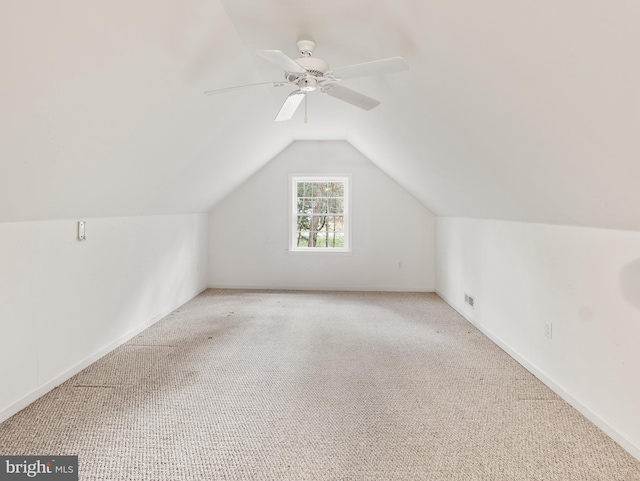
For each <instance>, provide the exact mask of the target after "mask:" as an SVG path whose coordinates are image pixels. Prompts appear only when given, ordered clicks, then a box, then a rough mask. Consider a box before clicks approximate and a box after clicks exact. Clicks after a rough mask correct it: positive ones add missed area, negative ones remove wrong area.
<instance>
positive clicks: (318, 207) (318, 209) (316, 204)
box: [313, 197, 327, 214]
mask: <svg viewBox="0 0 640 481" xmlns="http://www.w3.org/2000/svg"><path fill="white" fill-rule="evenodd" d="M313 212H314V214H324V213H326V212H327V199H322V198H319V197H316V198H315V199H313Z"/></svg>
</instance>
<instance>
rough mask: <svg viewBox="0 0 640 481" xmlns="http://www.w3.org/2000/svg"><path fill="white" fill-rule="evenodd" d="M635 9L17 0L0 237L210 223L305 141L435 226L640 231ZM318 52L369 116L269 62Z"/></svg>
mask: <svg viewBox="0 0 640 481" xmlns="http://www.w3.org/2000/svg"><path fill="white" fill-rule="evenodd" d="M638 25H640V3H639V2H637V1H635V0H617V1H616V2H607V3H605V2H602V1H584V0H581V1H577V0H564V1H562V2H558V1H548V0H543V1H537V2H522V1H513V0H487V1H485V2H477V1H472V0H431V1H418V0H397V1H395V2H383V1H373V0H352V1H345V0H340V1H338V0H323V1H322V2H318V1H315V0H314V1H313V2H312V1H310V0H296V1H294V0H246V1H240V0H235V1H233V0H222V1H221V0H183V1H180V2H175V1H173V0H154V1H150V0H140V1H136V2H124V1H122V0H111V1H109V2H87V1H85V0H67V1H62V0H51V1H47V2H42V1H39V0H5V1H4V2H3V6H2V15H0V44H1V45H3V47H2V48H3V56H2V64H1V67H0V68H1V69H2V72H1V73H2V75H0V221H21V220H37V219H55V218H75V217H100V216H119V215H141V214H164V213H182V212H198V211H205V210H207V209H209V208H210V207H211V206H212V205H214V204H215V203H216V202H217V201H218V200H220V199H221V198H222V197H224V196H225V195H226V194H227V193H229V192H230V191H231V190H232V189H234V188H235V187H236V186H238V185H239V184H240V183H241V182H243V181H244V180H245V179H246V178H247V177H248V176H249V175H251V174H252V173H253V172H255V171H256V170H257V169H259V168H260V167H261V166H262V165H264V164H265V163H266V162H268V161H269V160H270V159H271V158H272V157H273V156H274V155H275V154H276V153H277V152H279V151H280V150H282V149H283V148H284V147H285V146H287V145H288V144H289V143H290V142H292V141H294V140H304V139H346V140H348V141H349V142H351V143H352V144H353V145H354V146H355V147H356V148H358V149H359V150H361V151H362V152H363V153H364V154H365V155H367V156H368V157H369V158H370V159H371V160H372V161H373V162H375V163H376V164H377V165H378V166H379V167H380V168H381V169H382V170H384V171H385V172H387V173H388V174H389V175H390V176H391V177H393V178H394V179H395V180H396V181H398V182H399V183H400V184H401V185H403V186H404V187H405V188H406V189H407V190H408V191H410V192H411V193H412V194H413V195H414V196H415V197H416V198H418V199H419V200H420V201H421V202H422V203H423V204H425V205H426V206H427V207H429V208H430V209H431V210H432V211H433V212H434V213H435V214H437V215H447V216H467V217H483V218H498V219H510V220H520V221H529V222H546V223H558V224H577V225H587V226H598V227H608V228H620V229H640V188H638V182H639V179H640V147H639V145H640V143H639V142H638V140H637V138H638V131H639V130H640V89H639V88H638V85H640V62H639V61H638V46H639V45H640V29H639V28H638ZM301 38H311V39H313V40H315V41H316V42H317V43H318V47H317V48H316V51H315V53H314V56H316V57H319V58H322V59H324V60H326V61H328V62H329V64H330V65H331V66H332V67H333V68H336V67H340V66H344V65H349V64H353V63H359V62H365V61H370V60H376V59H378V58H385V57H392V56H397V55H400V56H403V57H404V58H405V59H406V60H407V62H408V63H409V65H410V66H411V70H410V71H409V72H407V73H401V74H394V75H389V76H384V77H372V78H365V79H354V80H350V81H345V82H344V85H345V86H347V87H350V88H353V89H355V90H358V91H360V92H362V93H364V94H366V95H369V96H372V97H375V98H377V99H379V100H381V102H382V104H381V105H380V106H379V107H378V108H376V109H374V110H372V111H370V112H364V111H360V110H359V109H357V108H355V107H352V106H350V105H348V104H343V103H341V102H340V101H338V100H336V99H333V98H330V97H327V96H324V95H322V94H320V93H317V92H316V93H314V94H313V95H312V96H310V97H309V123H307V124H305V123H304V122H303V121H302V112H298V113H297V114H296V116H295V117H294V119H292V120H291V121H289V122H285V123H274V122H273V121H272V119H273V117H274V115H275V113H276V112H277V110H278V108H279V106H280V104H281V103H282V102H283V100H284V98H285V97H286V95H287V94H288V93H289V92H290V90H291V89H290V88H288V87H283V88H278V89H274V88H270V87H258V88H255V89H252V90H241V91H234V92H229V93H227V94H224V95H217V96H204V95H203V91H204V90H208V89H215V88H222V87H227V86H231V85H236V84H245V83H254V82H264V81H270V80H280V78H281V75H282V72H281V71H280V70H279V69H278V68H277V67H275V66H273V65H272V64H270V63H268V62H266V61H265V60H263V59H262V58H260V57H258V56H257V55H255V54H254V52H255V50H258V49H280V50H283V51H285V52H286V53H287V54H289V55H290V56H295V55H296V47H295V42H296V40H298V39H301Z"/></svg>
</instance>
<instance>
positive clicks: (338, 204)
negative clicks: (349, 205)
mask: <svg viewBox="0 0 640 481" xmlns="http://www.w3.org/2000/svg"><path fill="white" fill-rule="evenodd" d="M343 211H344V200H343V199H329V212H330V213H332V214H342V212H343Z"/></svg>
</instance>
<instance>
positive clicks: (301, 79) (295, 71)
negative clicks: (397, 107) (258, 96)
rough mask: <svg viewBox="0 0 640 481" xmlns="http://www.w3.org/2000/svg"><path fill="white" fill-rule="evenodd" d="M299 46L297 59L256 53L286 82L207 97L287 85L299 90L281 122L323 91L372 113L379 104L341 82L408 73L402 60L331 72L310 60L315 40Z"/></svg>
mask: <svg viewBox="0 0 640 481" xmlns="http://www.w3.org/2000/svg"><path fill="white" fill-rule="evenodd" d="M297 46H298V50H299V51H300V55H301V57H300V58H297V59H295V60H294V59H292V58H291V57H289V56H288V55H286V54H285V53H284V52H282V51H281V50H258V51H257V52H256V53H257V54H258V55H260V56H261V57H263V58H265V59H266V60H268V61H270V62H272V63H274V64H276V65H278V66H279V67H281V68H283V69H284V78H285V80H284V81H275V82H261V83H256V84H248V85H237V86H235V87H227V88H223V89H216V90H208V91H206V92H205V94H207V95H213V94H220V93H224V92H229V91H231V90H236V89H242V88H247V87H256V86H259V85H271V86H272V87H283V86H285V85H292V86H295V87H297V88H298V89H297V90H295V91H293V92H291V93H290V94H289V96H288V97H287V99H286V100H285V101H284V104H283V105H282V107H281V108H280V110H279V111H278V114H277V115H276V118H275V120H276V121H282V120H289V119H290V118H291V117H293V114H294V113H295V112H296V110H297V109H298V107H299V105H300V103H301V102H302V100H305V101H306V98H307V94H308V93H309V92H313V91H314V90H320V91H321V92H322V93H325V94H327V95H329V96H330V97H334V98H336V99H339V100H342V101H344V102H347V103H350V104H351V105H355V106H356V107H360V108H361V109H364V110H371V109H373V108H375V107H377V106H378V105H379V104H380V101H378V100H376V99H372V98H371V97H367V96H366V95H363V94H361V93H358V92H356V91H354V90H351V89H348V88H346V87H343V86H342V85H340V84H339V82H340V81H341V80H345V79H351V78H357V77H366V76H369V75H384V74H389V73H396V72H403V71H405V70H409V65H407V62H405V60H404V59H403V58H402V57H392V58H386V59H382V60H374V61H373V62H365V63H359V64H355V65H349V66H347V67H340V68H337V69H335V70H329V64H328V63H327V62H325V61H324V60H321V59H319V58H312V57H311V55H312V53H313V49H314V48H315V47H316V43H315V42H314V41H313V40H299V41H298V43H297ZM305 107H306V103H305ZM305 122H306V109H305Z"/></svg>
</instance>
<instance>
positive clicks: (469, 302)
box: [464, 292, 474, 308]
mask: <svg viewBox="0 0 640 481" xmlns="http://www.w3.org/2000/svg"><path fill="white" fill-rule="evenodd" d="M464 302H465V304H467V305H468V306H469V307H471V308H473V303H474V301H473V297H471V296H470V295H469V294H467V293H466V292H465V293H464Z"/></svg>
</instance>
